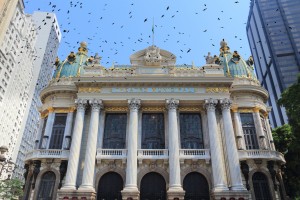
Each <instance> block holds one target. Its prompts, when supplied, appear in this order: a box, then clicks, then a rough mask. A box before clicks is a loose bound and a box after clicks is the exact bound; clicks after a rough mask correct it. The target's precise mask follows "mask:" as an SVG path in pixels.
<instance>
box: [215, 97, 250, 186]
mask: <svg viewBox="0 0 300 200" xmlns="http://www.w3.org/2000/svg"><path fill="white" fill-rule="evenodd" d="M220 104H221V109H222V117H223V129H224V134H225V143H226V149H227V151H226V152H227V155H226V156H227V160H228V167H229V173H230V180H231V190H246V189H245V187H244V186H243V182H242V176H241V170H240V162H239V157H238V152H237V148H236V142H235V139H234V131H233V125H232V120H231V114H230V107H231V104H232V102H231V101H230V100H229V99H222V100H220Z"/></svg>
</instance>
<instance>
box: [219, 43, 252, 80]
mask: <svg viewBox="0 0 300 200" xmlns="http://www.w3.org/2000/svg"><path fill="white" fill-rule="evenodd" d="M220 52H221V53H220V57H219V64H220V65H223V67H224V73H225V75H226V76H229V77H240V78H242V77H244V78H250V79H254V80H257V78H256V75H255V72H254V68H253V59H252V57H251V56H250V57H249V59H248V60H247V61H245V60H244V59H243V58H242V57H241V56H240V55H239V53H238V52H237V51H234V52H233V53H232V52H231V51H230V48H229V47H228V46H227V43H226V42H225V41H224V40H223V41H221V48H220Z"/></svg>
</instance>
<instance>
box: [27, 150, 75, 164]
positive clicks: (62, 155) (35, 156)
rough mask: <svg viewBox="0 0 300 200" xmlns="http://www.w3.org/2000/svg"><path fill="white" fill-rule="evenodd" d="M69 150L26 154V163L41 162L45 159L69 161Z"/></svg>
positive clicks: (35, 151) (37, 151)
mask: <svg viewBox="0 0 300 200" xmlns="http://www.w3.org/2000/svg"><path fill="white" fill-rule="evenodd" d="M69 153H70V151H69V150H61V149H36V150H33V151H31V152H29V153H27V154H26V157H25V161H27V160H39V159H45V158H56V159H61V160H68V158H69Z"/></svg>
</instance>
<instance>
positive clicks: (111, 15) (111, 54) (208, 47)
mask: <svg viewBox="0 0 300 200" xmlns="http://www.w3.org/2000/svg"><path fill="white" fill-rule="evenodd" d="M249 6H250V0H188V1H187V0H186V1H183V0H180V1H179V0H169V1H167V0H152V1H142V0H130V1H128V0H118V1H117V0H88V1H83V0H72V1H70V0H51V1H49V0H25V11H26V13H30V14H31V13H33V12H34V11H38V10H40V11H45V12H54V13H55V14H56V15H57V18H58V22H59V24H60V29H61V32H62V36H63V37H62V40H61V44H60V47H59V53H58V56H59V58H60V59H65V58H66V56H67V55H68V54H69V53H70V51H77V48H78V46H79V44H78V43H79V42H81V41H86V42H87V43H88V48H89V54H90V55H94V54H95V53H96V52H98V53H99V55H100V56H102V61H101V64H102V65H103V66H106V67H109V66H111V64H112V62H115V63H116V64H130V61H129V56H130V55H131V54H133V53H134V52H135V51H138V50H141V49H144V48H146V47H148V46H150V45H152V31H151V29H152V24H153V19H154V24H155V30H154V32H155V37H154V41H155V42H154V44H155V45H156V46H158V47H160V48H161V49H165V50H168V51H170V52H172V53H173V54H174V55H176V56H177V64H191V63H192V62H194V63H195V65H197V66H199V65H200V66H201V65H203V64H205V59H204V56H205V55H207V52H211V54H212V55H214V54H217V55H218V54H219V48H220V41H221V40H222V39H223V38H225V40H226V41H227V42H228V45H229V47H230V48H231V50H232V51H233V50H237V51H238V52H239V53H240V55H242V56H243V57H244V59H247V58H248V57H249V56H250V54H251V53H250V49H249V44H248V40H247V36H246V22H247V17H248V12H249Z"/></svg>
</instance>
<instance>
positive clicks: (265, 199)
mask: <svg viewBox="0 0 300 200" xmlns="http://www.w3.org/2000/svg"><path fill="white" fill-rule="evenodd" d="M252 182H253V189H254V194H255V199H256V200H271V199H272V198H271V193H270V189H269V184H268V180H267V177H266V175H264V174H263V173H261V172H256V173H255V174H253V177H252Z"/></svg>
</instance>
